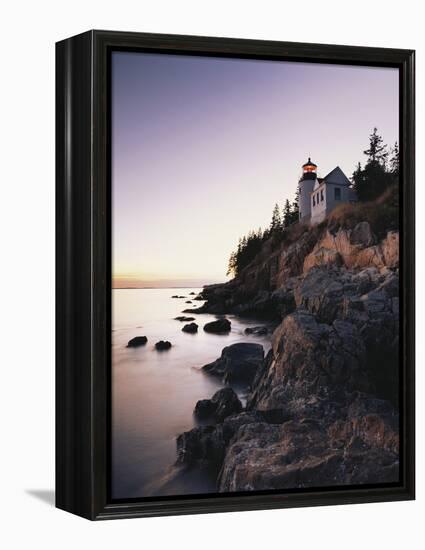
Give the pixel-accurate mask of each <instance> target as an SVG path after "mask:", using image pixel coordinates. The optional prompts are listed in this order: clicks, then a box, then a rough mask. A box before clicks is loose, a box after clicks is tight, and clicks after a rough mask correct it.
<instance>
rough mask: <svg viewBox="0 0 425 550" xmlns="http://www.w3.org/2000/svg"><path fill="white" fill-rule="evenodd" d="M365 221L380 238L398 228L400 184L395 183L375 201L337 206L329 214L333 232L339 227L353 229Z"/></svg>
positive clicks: (329, 227)
mask: <svg viewBox="0 0 425 550" xmlns="http://www.w3.org/2000/svg"><path fill="white" fill-rule="evenodd" d="M363 221H366V222H368V223H369V224H370V227H371V229H372V231H373V233H374V234H375V235H376V236H377V237H378V239H380V238H383V237H385V235H386V234H387V232H388V231H390V230H396V229H398V227H399V207H398V186H396V185H393V186H392V187H390V188H388V189H387V190H386V191H385V192H384V193H383V194H382V195H381V196H380V197H378V198H377V199H375V200H373V201H368V202H359V203H352V204H341V205H339V206H337V207H336V208H335V210H333V211H332V212H331V213H330V214H329V217H328V219H327V226H328V229H329V230H330V231H331V232H335V231H337V230H338V229H339V228H342V229H353V228H354V227H355V226H356V225H357V224H358V223H359V222H363Z"/></svg>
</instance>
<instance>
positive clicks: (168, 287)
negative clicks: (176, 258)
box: [112, 285, 206, 290]
mask: <svg viewBox="0 0 425 550" xmlns="http://www.w3.org/2000/svg"><path fill="white" fill-rule="evenodd" d="M204 286H206V285H200V286H113V287H112V290H167V289H168V290H173V289H176V288H203V287H204Z"/></svg>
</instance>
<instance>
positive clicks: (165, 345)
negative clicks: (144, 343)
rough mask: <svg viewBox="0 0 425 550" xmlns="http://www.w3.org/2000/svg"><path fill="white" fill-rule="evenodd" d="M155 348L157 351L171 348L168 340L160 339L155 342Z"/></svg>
mask: <svg viewBox="0 0 425 550" xmlns="http://www.w3.org/2000/svg"><path fill="white" fill-rule="evenodd" d="M155 348H156V349H157V350H158V351H166V350H168V349H170V348H171V342H168V341H167V340H160V341H159V342H157V343H156V344H155Z"/></svg>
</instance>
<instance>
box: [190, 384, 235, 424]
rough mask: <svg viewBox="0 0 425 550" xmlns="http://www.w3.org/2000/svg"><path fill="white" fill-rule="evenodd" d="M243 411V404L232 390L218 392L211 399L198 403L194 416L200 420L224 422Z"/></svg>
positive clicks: (225, 389) (226, 389)
mask: <svg viewBox="0 0 425 550" xmlns="http://www.w3.org/2000/svg"><path fill="white" fill-rule="evenodd" d="M241 411H242V403H241V402H240V400H239V398H238V396H237V395H236V393H235V392H234V391H233V390H232V388H223V389H221V390H218V391H217V392H216V393H215V394H214V395H213V396H212V398H211V399H201V400H200V401H198V402H197V403H196V406H195V410H194V415H195V416H196V417H197V418H198V419H199V420H214V421H215V422H223V420H224V419H225V418H227V417H228V416H230V415H232V414H237V413H240V412H241Z"/></svg>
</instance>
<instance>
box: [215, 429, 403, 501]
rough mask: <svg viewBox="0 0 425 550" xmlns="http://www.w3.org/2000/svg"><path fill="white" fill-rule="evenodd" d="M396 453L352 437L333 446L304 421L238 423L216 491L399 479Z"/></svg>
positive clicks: (348, 435) (325, 436)
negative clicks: (277, 423)
mask: <svg viewBox="0 0 425 550" xmlns="http://www.w3.org/2000/svg"><path fill="white" fill-rule="evenodd" d="M398 477H399V459H398V454H396V453H394V452H393V451H391V450H387V449H385V448H383V447H382V446H371V445H368V444H367V443H366V442H365V441H363V440H361V439H358V438H355V437H354V438H353V436H352V435H351V434H347V437H346V438H345V440H344V441H343V444H342V446H341V445H340V446H339V447H335V446H332V444H331V440H330V438H329V435H328V434H327V431H326V429H325V427H323V426H321V425H320V424H319V425H318V424H317V423H314V422H308V421H293V420H291V421H288V422H286V423H284V424H282V425H270V424H266V423H251V424H245V425H242V426H241V427H240V428H239V429H238V431H237V432H236V434H235V435H234V436H233V438H232V440H231V442H230V445H229V446H228V447H227V449H226V454H225V459H224V462H223V466H222V469H221V472H220V476H219V490H220V491H221V492H227V491H232V492H233V491H248V490H249V491H253V490H254V491H255V490H257V491H258V490H275V489H294V488H306V487H321V486H322V487H323V486H331V485H339V486H340V485H351V484H361V483H389V482H396V481H398Z"/></svg>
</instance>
